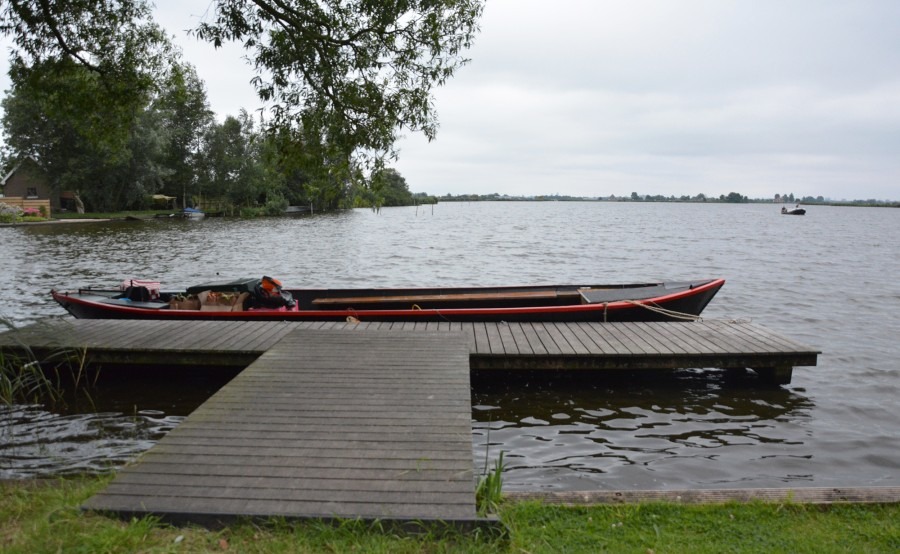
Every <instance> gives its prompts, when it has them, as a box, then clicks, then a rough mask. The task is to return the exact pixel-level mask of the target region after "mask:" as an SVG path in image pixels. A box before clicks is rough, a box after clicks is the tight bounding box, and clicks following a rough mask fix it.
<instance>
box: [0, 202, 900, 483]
mask: <svg viewBox="0 0 900 554" xmlns="http://www.w3.org/2000/svg"><path fill="white" fill-rule="evenodd" d="M779 209H780V206H773V205H757V204H753V205H723V204H710V205H702V204H657V203H647V204H644V203H590V202H584V203H580V202H544V203H536V202H535V203H531V202H522V203H512V202H509V203H499V202H498V203H490V202H485V203H444V204H439V205H437V206H434V207H433V208H432V207H430V206H428V207H424V208H423V207H419V208H418V209H416V208H392V209H384V210H382V211H381V213H380V214H375V213H373V212H371V211H369V210H353V211H347V212H342V213H338V214H326V215H321V216H311V217H310V216H307V217H301V218H278V219H258V220H246V221H244V220H224V219H207V220H204V221H181V220H173V221H170V220H160V221H147V222H105V223H79V224H60V225H47V226H30V227H15V228H0V264H2V265H0V277H2V280H3V283H4V287H3V292H2V293H0V317H3V318H5V319H6V320H8V321H11V322H13V323H14V324H15V325H17V326H21V325H25V324H28V323H32V322H34V321H38V320H41V319H44V318H50V317H55V318H59V317H69V316H67V315H65V314H64V312H63V310H62V308H59V307H58V306H56V305H55V304H54V303H53V302H52V300H51V299H50V296H49V294H48V292H49V290H50V289H51V288H53V287H57V288H74V287H78V286H86V285H97V286H99V285H111V284H115V283H118V282H120V281H121V280H123V279H125V278H129V277H131V278H158V279H159V280H161V281H162V282H163V286H164V287H165V288H181V287H184V286H187V285H193V284H197V283H199V282H202V281H207V280H211V279H216V278H232V277H244V276H261V275H262V274H266V275H271V276H274V277H277V278H280V279H282V280H283V281H284V282H286V284H288V285H297V286H304V285H310V286H408V285H500V284H529V283H582V282H583V283H610V282H638V281H656V280H680V279H690V278H705V277H724V278H725V279H726V280H727V283H726V285H725V287H724V288H723V289H722V290H721V291H720V292H719V295H718V296H717V297H716V298H715V299H714V300H713V302H712V303H711V304H710V305H709V307H708V308H707V309H706V311H705V312H704V317H705V318H707V319H740V320H749V321H753V322H754V323H757V324H760V325H764V326H766V327H768V328H771V329H773V330H776V331H779V332H781V333H783V334H786V335H787V336H789V337H791V338H793V339H794V340H797V341H799V342H802V343H805V344H808V345H810V346H813V347H815V348H817V349H819V350H822V351H823V353H822V355H821V356H820V357H819V365H818V366H817V367H809V368H803V367H801V368H796V369H795V370H794V376H793V382H792V383H791V385H789V386H785V387H779V388H757V387H755V386H752V385H750V384H748V382H747V381H746V380H741V379H737V380H734V379H730V378H726V376H725V375H724V374H723V373H722V372H716V371H700V370H699V369H698V370H696V371H694V370H691V371H681V372H677V373H674V374H671V373H670V374H665V375H655V374H651V375H645V376H634V375H624V376H613V377H610V376H595V377H592V378H591V379H588V380H584V379H581V380H577V381H575V380H571V379H556V380H554V382H552V383H548V382H545V381H532V382H524V383H523V382H511V381H510V380H503V381H498V380H496V379H494V380H491V381H487V382H482V381H476V382H475V386H474V387H473V393H472V394H473V396H472V403H473V413H472V420H473V437H472V441H473V463H474V465H475V467H476V469H477V470H478V471H480V470H481V469H482V467H483V466H484V463H485V455H486V454H487V456H488V458H490V459H493V458H495V457H496V456H497V455H498V454H499V453H500V452H501V451H503V452H505V460H506V462H507V464H508V467H507V470H506V473H505V476H504V487H505V489H506V490H595V489H629V488H632V489H645V488H652V489H677V488H732V487H785V486H789V487H803V486H818V487H822V486H828V487H831V486H835V487H837V486H897V485H898V484H900V483H898V477H900V410H898V400H897V399H898V397H900V360H898V358H900V345H898V344H900V343H898V339H900V249H898V246H897V244H898V242H900V241H898V238H900V210H898V209H889V208H838V207H818V206H811V207H809V210H808V212H807V215H806V216H804V217H796V216H782V215H780V214H779ZM107 377H109V378H108V379H107ZM225 380H227V377H225V378H223V377H221V376H220V375H209V374H205V375H191V376H185V375H183V374H182V375H171V374H168V375H166V376H165V377H164V378H162V379H161V378H159V377H157V376H154V375H146V374H143V375H135V376H133V377H132V376H127V377H126V376H122V375H116V376H108V375H104V382H102V383H101V384H99V385H98V386H97V388H96V390H94V391H92V392H91V399H90V401H86V400H84V399H78V400H77V401H74V400H73V401H72V402H69V404H68V407H67V408H65V409H63V408H59V407H54V408H50V407H46V406H41V405H19V406H13V407H11V408H10V407H5V408H4V407H0V478H3V477H7V478H8V477H28V476H35V475H47V474H63V473H71V472H78V471H85V470H101V469H102V468H104V467H107V466H108V465H116V464H119V463H122V462H124V461H126V460H128V459H130V458H132V457H133V456H135V455H137V454H138V453H140V452H141V451H143V450H144V449H146V448H148V447H149V446H150V445H152V444H153V442H154V441H155V440H157V439H158V438H159V437H161V436H163V435H164V434H165V432H166V431H168V430H170V429H171V428H173V427H174V426H176V425H177V424H178V422H179V421H181V419H183V417H184V416H186V415H187V414H189V413H190V412H191V411H192V410H193V409H194V408H195V407H196V406H197V405H199V404H200V403H201V402H203V400H204V399H205V398H206V397H207V396H208V395H209V394H211V392H213V391H215V390H216V389H217V388H218V387H220V386H221V385H222V384H223V381H225Z"/></svg>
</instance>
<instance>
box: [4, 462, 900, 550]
mask: <svg viewBox="0 0 900 554" xmlns="http://www.w3.org/2000/svg"><path fill="white" fill-rule="evenodd" d="M109 480H110V478H109V477H100V478H96V477H88V478H82V479H73V480H57V481H51V482H40V481H38V482H35V481H7V482H0V550H2V551H3V552H7V553H10V554H12V553H20V552H21V553H25V552H28V553H31V552H224V551H228V552H260V553H262V552H266V553H269V552H275V553H278V552H375V553H377V552H384V553H388V552H390V553H396V552H467V553H468V552H485V553H493V552H530V553H538V552H591V553H593V552H639V553H642V554H646V553H652V552H660V553H661V552H694V553H704V552H716V553H718V552H816V553H829V552H896V551H898V549H900V505H898V504H848V505H841V504H834V505H829V506H813V505H800V504H791V503H749V504H738V503H729V504H718V505H675V504H666V503H647V504H632V505H598V506H591V507H562V506H554V505H542V504H538V503H534V502H528V503H509V502H507V503H504V504H501V505H500V507H499V517H500V519H501V521H502V522H503V523H504V524H505V525H506V526H507V528H508V530H509V533H508V535H507V536H505V537H491V536H485V535H463V534H458V533H455V532H444V533H441V534H439V535H436V534H425V535H416V536H409V535H407V536H400V535H394V534H391V533H389V532H385V531H384V530H383V529H381V528H380V527H379V526H378V525H370V524H365V523H361V522H355V521H349V522H346V523H344V524H340V525H336V526H333V525H326V524H321V523H317V522H301V523H289V522H284V521H272V522H270V523H268V524H259V523H249V522H248V523H242V524H237V525H232V526H229V527H226V528H224V529H219V530H212V531H211V530H206V529H201V528H196V527H192V526H190V527H172V526H169V525H165V524H162V523H160V522H159V521H158V520H156V519H154V518H142V519H132V520H130V521H127V522H123V521H119V520H116V519H110V518H107V517H104V516H102V515H98V514H94V513H85V512H82V511H80V509H79V506H80V505H81V504H82V503H83V502H84V501H85V500H87V499H88V498H89V497H90V496H92V495H93V494H95V493H97V492H98V491H100V490H101V489H102V488H103V487H104V486H106V484H107V483H108V482H109Z"/></svg>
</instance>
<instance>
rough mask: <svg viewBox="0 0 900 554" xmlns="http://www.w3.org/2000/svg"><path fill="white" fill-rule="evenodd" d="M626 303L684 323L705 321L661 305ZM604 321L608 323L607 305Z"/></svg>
mask: <svg viewBox="0 0 900 554" xmlns="http://www.w3.org/2000/svg"><path fill="white" fill-rule="evenodd" d="M625 302H627V303H629V304H631V305H633V306H640V307H641V308H646V309H648V310H650V311H651V312H654V313H657V314H661V315H664V316H666V317H670V318H672V319H680V320H682V321H702V320H703V318H702V317H700V316H699V315H694V314H688V313H684V312H677V311H675V310H669V309H667V308H663V307H662V306H660V305H659V304H656V303H655V302H647V303H643V302H637V301H635V300H625ZM603 321H606V306H605V305H604V307H603Z"/></svg>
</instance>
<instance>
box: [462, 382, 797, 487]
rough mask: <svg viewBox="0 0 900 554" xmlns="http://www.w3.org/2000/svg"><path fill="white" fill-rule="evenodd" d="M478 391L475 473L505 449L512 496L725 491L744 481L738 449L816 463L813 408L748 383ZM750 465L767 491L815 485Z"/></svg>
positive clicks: (499, 386)
mask: <svg viewBox="0 0 900 554" xmlns="http://www.w3.org/2000/svg"><path fill="white" fill-rule="evenodd" d="M475 383H476V386H475V391H474V393H473V429H474V433H473V434H474V437H473V443H474V452H475V457H476V467H477V468H484V467H485V455H487V456H488V458H489V461H488V462H487V466H488V467H493V463H494V462H493V460H494V459H495V458H496V457H497V456H498V455H499V452H500V451H504V452H505V455H504V460H505V463H506V465H507V468H506V472H505V474H504V487H505V488H506V489H507V490H533V489H534V488H535V483H536V482H540V483H541V487H542V488H545V489H560V490H572V489H581V488H589V489H594V488H601V489H602V488H608V489H622V488H649V489H664V488H687V487H692V488H698V487H704V486H707V487H713V486H715V487H719V488H723V487H729V486H737V484H738V483H737V482H739V481H741V480H742V477H741V476H739V475H734V472H733V468H732V467H730V466H729V464H730V463H732V458H733V457H734V456H735V454H734V452H736V451H741V450H743V451H750V450H758V451H760V450H761V449H764V450H765V452H767V453H769V456H770V457H769V458H767V459H770V460H771V459H774V458H775V457H779V458H784V457H793V458H796V459H798V460H802V459H808V458H809V457H810V456H811V449H810V446H809V445H808V444H807V439H808V438H809V435H810V430H809V429H808V428H807V426H806V425H805V424H804V422H805V421H806V420H808V419H809V417H810V413H811V409H812V408H813V407H814V406H813V403H812V402H811V401H810V400H809V399H808V398H806V397H805V396H803V395H801V394H798V393H797V392H792V391H789V390H786V389H782V388H769V389H758V388H755V387H756V386H755V385H754V379H753V378H752V376H750V375H747V374H743V375H742V374H737V373H734V372H725V371H709V372H698V371H677V372H646V371H645V372H628V373H624V374H616V375H613V376H603V377H599V378H598V377H596V376H594V377H590V376H585V375H584V374H569V375H568V376H561V375H559V374H553V373H536V374H533V375H531V376H530V377H524V378H523V376H521V375H513V374H503V375H502V376H494V377H491V378H489V379H488V380H485V379H481V378H479V379H478V380H476V381H475ZM776 451H777V454H776V453H775V452H776ZM756 465H757V466H759V468H760V470H763V471H766V474H767V475H768V478H769V479H771V480H772V481H773V483H772V484H770V485H768V486H779V485H780V486H784V485H785V483H793V484H796V483H795V482H796V481H803V480H807V481H808V480H809V479H810V476H809V475H802V474H791V473H778V472H779V471H783V463H782V461H781V460H778V461H777V462H775V463H772V464H769V465H771V466H772V467H771V468H770V469H769V470H766V468H765V467H764V466H766V465H767V464H766V462H765V461H763V460H762V459H761V460H760V461H758V462H757V463H756ZM548 475H553V478H552V479H547V478H546V477H547V476H548ZM539 476H540V477H539ZM754 477H755V478H757V480H758V478H759V475H755V476H754ZM586 481H590V483H589V485H588V484H586ZM757 486H765V485H759V484H758V485H757Z"/></svg>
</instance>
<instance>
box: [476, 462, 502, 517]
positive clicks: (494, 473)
mask: <svg viewBox="0 0 900 554" xmlns="http://www.w3.org/2000/svg"><path fill="white" fill-rule="evenodd" d="M484 465H485V468H484V473H483V474H482V476H481V479H479V481H478V485H477V486H476V487H475V507H476V510H477V511H478V515H480V516H485V515H487V514H493V513H497V512H499V511H500V501H501V500H502V496H503V469H504V464H503V451H502V450H501V451H500V456H499V457H498V458H497V459H496V460H494V469H493V470H490V471H488V469H487V457H485V461H484Z"/></svg>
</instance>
